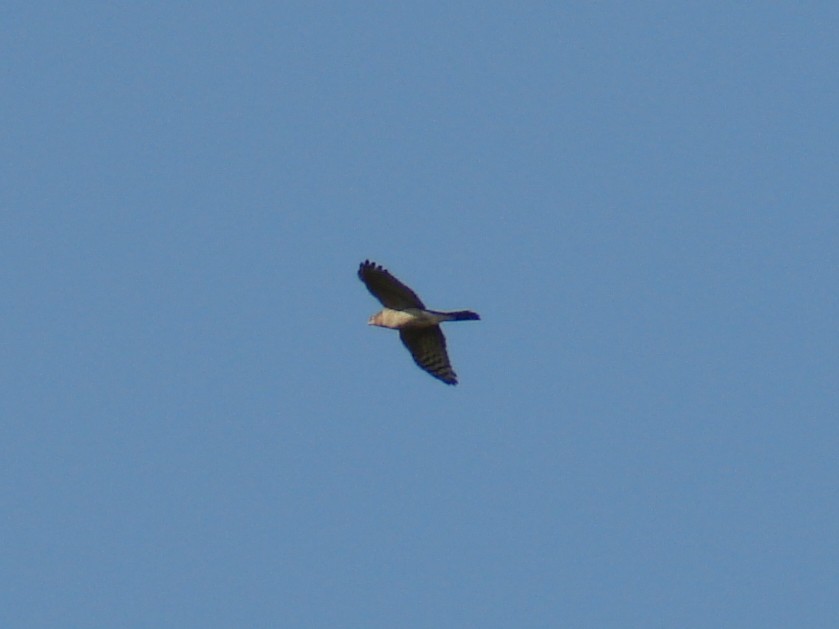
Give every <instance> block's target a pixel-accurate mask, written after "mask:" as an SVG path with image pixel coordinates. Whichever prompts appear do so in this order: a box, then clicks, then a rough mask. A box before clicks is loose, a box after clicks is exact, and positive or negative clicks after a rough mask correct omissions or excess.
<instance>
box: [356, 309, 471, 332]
mask: <svg viewBox="0 0 839 629" xmlns="http://www.w3.org/2000/svg"><path fill="white" fill-rule="evenodd" d="M472 315H474V316H472ZM478 318H479V317H478V315H476V314H475V313H474V312H469V311H468V310H462V311H459V312H437V311H436V310H423V309H422V308H406V309H405V310H392V309H390V308H385V309H384V310H382V311H381V312H377V313H376V314H374V315H373V316H372V317H370V319H369V321H367V323H369V324H370V325H377V326H379V327H382V328H391V329H393V330H403V329H405V328H427V327H429V326H432V325H438V324H440V323H443V322H444V321H468V320H472V319H478Z"/></svg>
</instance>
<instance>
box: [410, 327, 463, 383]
mask: <svg viewBox="0 0 839 629" xmlns="http://www.w3.org/2000/svg"><path fill="white" fill-rule="evenodd" d="M399 338H400V339H402V342H403V343H404V344H405V347H407V348H408V351H409V352H411V356H413V357H414V362H415V363H416V364H417V365H419V366H420V367H421V368H422V369H425V371H427V372H428V373H430V374H431V375H432V376H434V377H435V378H439V379H440V380H442V381H443V382H445V383H446V384H457V375H456V374H455V372H454V369H452V365H451V363H450V362H449V355H448V353H446V337H445V336H443V331H442V330H441V329H440V326H439V325H434V326H431V327H428V328H406V329H403V330H399Z"/></svg>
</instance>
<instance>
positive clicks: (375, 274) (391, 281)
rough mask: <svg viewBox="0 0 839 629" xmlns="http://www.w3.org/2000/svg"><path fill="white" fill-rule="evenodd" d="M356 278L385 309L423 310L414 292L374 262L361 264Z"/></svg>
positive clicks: (422, 305) (423, 305)
mask: <svg viewBox="0 0 839 629" xmlns="http://www.w3.org/2000/svg"><path fill="white" fill-rule="evenodd" d="M358 277H359V278H361V281H362V282H364V284H365V285H366V286H367V290H369V291H370V292H371V293H372V294H373V297H375V298H376V299H378V300H379V301H380V302H382V305H383V306H384V307H385V308H393V309H394V310H404V309H405V308H425V304H423V303H422V300H421V299H420V298H419V297H417V294H416V293H415V292H414V291H412V290H411V289H410V288H408V287H407V286H405V285H404V284H403V283H402V282H400V281H399V280H398V279H396V278H395V277H393V276H392V275H391V274H390V273H388V272H387V271H385V270H384V269H383V268H382V267H381V265H378V264H376V263H375V262H370V261H369V260H365V261H364V262H362V263H361V264H360V265H359V266H358ZM441 336H442V334H441ZM444 353H445V350H444Z"/></svg>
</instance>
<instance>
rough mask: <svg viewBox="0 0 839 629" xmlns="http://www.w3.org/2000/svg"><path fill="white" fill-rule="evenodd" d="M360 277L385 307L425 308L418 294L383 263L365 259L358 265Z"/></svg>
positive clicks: (396, 308) (395, 308) (400, 308)
mask: <svg viewBox="0 0 839 629" xmlns="http://www.w3.org/2000/svg"><path fill="white" fill-rule="evenodd" d="M358 277H359V278H361V281H362V282H364V284H365V285H366V286H367V290H369V291H370V292H371V293H372V294H373V297H375V298H376V299H378V300H379V301H380V302H382V305H383V306H384V307H385V308H393V309H394V310H404V309H405V308H425V304H423V303H422V300H420V298H419V297H417V294H416V293H415V292H414V291H412V290H411V289H410V288H408V287H407V286H405V285H404V284H403V283H402V282H400V281H399V280H398V279H396V278H395V277H393V276H392V275H391V274H390V273H388V272H387V271H385V270H384V269H383V268H382V267H381V265H378V264H376V263H375V262H370V261H369V260H365V261H364V262H362V263H361V264H360V265H359V266H358Z"/></svg>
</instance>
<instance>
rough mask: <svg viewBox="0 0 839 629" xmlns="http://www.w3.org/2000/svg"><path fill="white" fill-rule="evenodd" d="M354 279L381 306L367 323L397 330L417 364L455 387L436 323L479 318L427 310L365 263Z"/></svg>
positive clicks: (381, 271) (398, 284)
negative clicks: (359, 282)
mask: <svg viewBox="0 0 839 629" xmlns="http://www.w3.org/2000/svg"><path fill="white" fill-rule="evenodd" d="M358 277H359V278H360V279H361V281H362V282H364V284H365V285H366V286H367V289H368V290H369V291H370V292H371V293H372V294H373V296H374V297H376V299H378V300H379V301H380V302H382V305H383V306H384V307H385V308H384V309H383V310H382V311H381V312H378V313H376V314H374V315H373V316H372V317H370V319H369V321H368V322H367V323H368V324H370V325H375V326H379V327H382V328H391V329H394V330H399V338H400V339H401V340H402V343H403V344H404V345H405V347H407V348H408V351H410V352H411V356H413V358H414V362H416V363H417V365H419V366H420V367H421V368H422V369H424V370H425V371H427V372H428V373H430V374H431V375H432V376H434V377H435V378H438V379H440V380H442V381H443V382H445V383H446V384H457V375H456V374H455V372H454V370H453V369H452V366H451V363H450V362H449V356H448V353H447V352H446V338H445V337H444V336H443V331H442V330H441V329H440V325H439V324H440V323H442V322H444V321H474V320H478V319H480V317H479V316H478V315H477V314H476V313H474V312H472V311H470V310H457V311H453V312H441V311H438V310H428V309H427V308H426V307H425V304H423V303H422V300H420V298H419V297H417V295H416V293H414V291H412V290H411V289H410V288H408V287H407V286H405V285H404V284H403V283H402V282H400V281H399V280H397V279H396V278H395V277H393V276H392V275H391V274H390V273H388V272H387V271H386V270H385V269H383V268H382V267H381V266H379V265H377V264H375V263H373V262H370V261H369V260H365V261H364V262H362V263H361V264H360V265H359V267H358Z"/></svg>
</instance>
